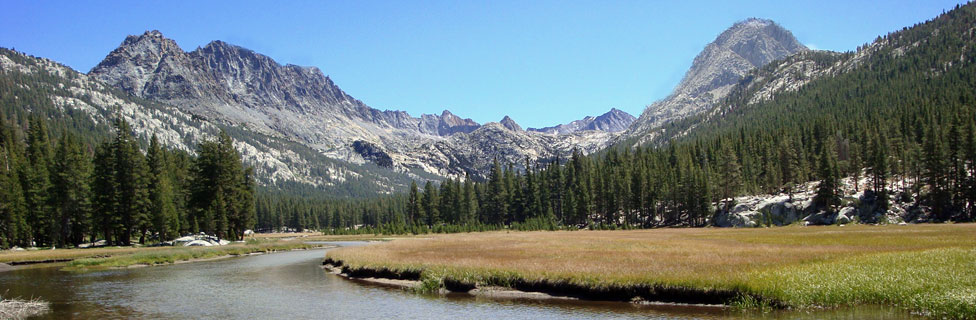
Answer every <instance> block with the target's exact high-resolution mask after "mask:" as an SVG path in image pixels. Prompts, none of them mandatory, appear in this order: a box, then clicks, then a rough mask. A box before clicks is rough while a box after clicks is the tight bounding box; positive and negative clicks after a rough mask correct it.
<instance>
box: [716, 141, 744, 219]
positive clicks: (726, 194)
mask: <svg viewBox="0 0 976 320" xmlns="http://www.w3.org/2000/svg"><path fill="white" fill-rule="evenodd" d="M721 161H722V179H721V180H720V181H721V186H720V187H721V188H722V189H721V190H722V201H723V202H724V210H725V211H729V210H730V209H731V208H730V207H729V206H730V205H731V204H732V202H733V200H734V197H735V196H736V194H738V192H739V188H741V187H742V167H741V166H740V165H739V158H738V157H736V155H735V151H734V150H733V149H732V146H731V143H728V142H726V143H723V144H722V160H721Z"/></svg>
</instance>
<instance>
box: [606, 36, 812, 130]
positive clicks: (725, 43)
mask: <svg viewBox="0 0 976 320" xmlns="http://www.w3.org/2000/svg"><path fill="white" fill-rule="evenodd" d="M806 50H807V48H806V47H805V46H804V45H803V44H801V43H800V42H799V41H797V40H796V38H794V37H793V34H792V33H790V32H789V31H788V30H786V29H783V27H781V26H779V25H778V24H776V23H775V22H773V21H771V20H764V19H749V20H745V21H741V22H738V23H736V24H735V25H733V26H732V27H731V28H729V29H728V30H725V32H722V34H720V35H719V36H718V37H717V38H716V39H715V41H713V42H712V43H710V44H708V45H707V46H706V47H705V49H704V50H702V52H701V53H699V54H698V56H697V57H695V60H694V62H693V63H692V66H691V69H689V70H688V73H686V74H685V77H684V79H682V80H681V83H679V84H678V86H677V87H675V89H674V91H673V92H672V93H671V95H670V96H668V97H667V98H665V99H664V100H661V101H658V102H655V103H654V104H652V105H650V106H648V107H647V109H645V110H644V112H643V113H642V114H641V115H640V117H639V118H638V119H637V121H636V122H635V123H634V124H633V125H632V126H631V128H630V129H629V130H628V131H627V132H626V133H625V134H624V136H625V137H629V138H636V139H637V141H638V142H643V141H646V139H647V135H648V133H649V132H650V131H651V130H653V129H654V128H656V127H659V126H661V125H663V124H665V123H667V122H669V121H672V120H675V119H680V118H684V117H688V116H693V115H696V114H699V113H701V112H704V111H706V110H708V109H709V108H710V107H711V106H712V105H713V104H714V103H716V102H718V101H720V100H721V99H722V98H724V97H725V96H727V95H728V94H729V92H730V90H731V89H732V88H733V87H734V86H735V85H736V84H737V83H738V82H739V81H740V80H741V79H742V78H743V76H744V75H746V74H747V73H748V72H749V71H751V70H753V69H755V68H758V67H761V66H763V65H765V64H767V63H770V62H772V61H773V60H776V59H780V58H783V57H786V56H789V55H792V54H794V53H797V52H801V51H806Z"/></svg>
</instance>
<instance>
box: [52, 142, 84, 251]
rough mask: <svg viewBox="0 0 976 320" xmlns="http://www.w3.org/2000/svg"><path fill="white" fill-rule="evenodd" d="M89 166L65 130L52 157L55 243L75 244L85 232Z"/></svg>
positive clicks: (78, 147)
mask: <svg viewBox="0 0 976 320" xmlns="http://www.w3.org/2000/svg"><path fill="white" fill-rule="evenodd" d="M91 163H92V160H91V158H90V157H89V156H88V154H87V153H85V152H84V151H82V149H81V145H80V144H79V143H78V142H77V140H76V139H75V137H74V136H72V135H70V134H68V132H67V131H64V133H63V134H62V136H61V141H60V143H59V144H58V148H57V152H56V153H55V157H54V171H53V174H52V175H51V178H52V182H53V184H52V186H53V187H52V191H53V193H52V197H53V203H54V205H53V207H54V209H55V215H56V216H57V217H58V223H57V225H58V226H59V227H60V229H59V233H58V235H57V239H56V241H55V242H56V243H57V245H58V246H65V245H67V244H72V245H76V246H77V245H78V244H81V243H82V242H84V236H85V235H86V234H88V233H89V228H90V220H91V217H90V211H91V190H90V188H89V187H90V185H89V181H90V177H91Z"/></svg>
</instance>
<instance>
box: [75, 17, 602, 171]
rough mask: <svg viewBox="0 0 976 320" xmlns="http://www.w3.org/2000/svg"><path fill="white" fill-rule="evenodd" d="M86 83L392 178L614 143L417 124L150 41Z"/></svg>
mask: <svg viewBox="0 0 976 320" xmlns="http://www.w3.org/2000/svg"><path fill="white" fill-rule="evenodd" d="M89 75H90V76H91V77H92V78H95V79H98V80H100V81H102V82H104V83H107V84H109V85H111V86H114V87H117V88H119V89H121V90H123V91H125V92H127V93H130V94H132V95H134V96H138V97H140V98H145V99H149V100H153V101H158V102H162V103H166V104H170V105H174V106H179V108H181V109H182V110H183V111H185V112H188V113H192V114H194V115H198V116H200V117H203V118H205V119H207V120H209V121H216V122H218V123H223V124H228V125H241V126H244V127H246V128H248V129H249V130H254V131H256V132H259V133H261V134H265V135H269V136H272V137H277V138H283V139H288V140H291V141H295V142H297V143H302V144H305V145H307V146H309V147H311V148H313V149H315V150H317V151H318V152H320V153H322V154H323V155H326V156H328V157H330V158H333V159H338V160H342V161H347V162H351V163H360V164H362V163H367V162H371V163H375V164H377V165H380V166H383V167H387V168H389V169H393V170H394V171H397V172H408V171H411V170H414V169H420V170H423V171H424V172H427V173H430V174H434V175H438V176H442V177H450V176H462V175H467V174H475V175H476V176H483V175H484V174H485V173H487V169H488V165H489V164H490V161H489V160H490V159H493V158H494V157H500V160H502V161H507V162H512V163H516V164H521V163H524V161H525V159H539V158H552V157H557V156H561V157H565V156H568V155H569V154H570V153H571V152H572V150H573V149H575V148H579V149H581V150H598V149H600V148H602V147H604V146H606V143H607V142H608V140H609V139H611V138H612V137H613V136H614V134H608V133H606V132H601V131H599V130H600V128H599V127H596V130H591V131H586V132H579V133H574V134H573V135H555V134H553V135H550V134H545V133H538V132H528V131H525V130H523V129H522V128H521V126H519V125H518V124H517V123H516V122H515V121H514V120H512V119H511V118H509V117H506V118H505V119H502V121H501V122H500V124H501V125H502V126H503V127H504V128H507V129H508V130H509V131H510V132H508V133H505V134H504V135H505V137H495V136H492V134H500V133H499V132H497V131H496V130H494V128H492V127H491V126H488V125H484V126H483V125H480V124H478V123H477V122H475V121H473V120H471V119H463V118H461V117H458V116H456V115H454V114H452V113H450V112H449V111H446V110H445V111H444V112H443V113H442V114H440V115H426V114H425V115H421V116H420V117H419V118H415V117H412V116H410V115H409V114H408V113H406V112H403V111H389V110H387V111H380V110H378V109H375V108H372V107H369V106H367V105H365V104H364V103H362V102H361V101H359V100H357V99H355V98H353V97H351V96H350V95H348V94H346V93H345V92H344V91H342V90H341V89H340V88H339V87H338V86H337V85H336V84H335V83H334V82H333V81H332V80H331V79H330V78H329V77H328V76H325V75H324V74H323V73H322V72H321V71H320V70H319V69H317V68H314V67H300V66H295V65H280V64H278V63H277V62H275V61H274V60H273V59H271V58H270V57H267V56H264V55H261V54H258V53H255V52H253V51H251V50H248V49H245V48H241V47H238V46H234V45H230V44H227V43H225V42H222V41H214V42H211V43H209V44H207V45H206V46H204V47H201V48H197V49H195V50H193V51H190V52H186V51H183V50H182V49H181V48H180V47H179V46H178V45H177V44H176V42H175V41H173V40H171V39H168V38H165V37H164V36H163V35H162V34H161V33H160V32H158V31H148V32H146V33H144V34H142V35H140V36H129V37H127V38H126V39H125V41H123V42H122V44H121V45H120V46H119V47H118V48H117V49H115V50H113V51H112V52H111V53H109V54H108V56H107V57H106V58H105V59H104V60H103V61H102V62H101V63H99V64H98V65H97V66H96V67H94V68H93V69H92V70H91V71H90V72H89ZM479 131H481V132H479ZM512 134H515V135H517V137H513V136H510V135H512ZM516 142H520V143H516ZM459 143H460V144H464V145H457V144H459ZM430 146H439V147H437V148H431V147H430ZM472 146H477V147H475V148H472ZM529 146H531V149H530V148H529ZM445 152H453V153H452V154H446V153H445ZM457 153H459V154H457ZM455 158H456V159H455ZM448 159H454V160H456V161H450V160H448ZM462 159H463V160H462ZM376 161H379V162H376Z"/></svg>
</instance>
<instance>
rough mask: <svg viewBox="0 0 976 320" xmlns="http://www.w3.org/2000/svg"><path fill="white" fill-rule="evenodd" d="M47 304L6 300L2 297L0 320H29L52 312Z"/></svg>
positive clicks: (36, 301)
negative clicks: (28, 319)
mask: <svg viewBox="0 0 976 320" xmlns="http://www.w3.org/2000/svg"><path fill="white" fill-rule="evenodd" d="M50 309H51V308H50V306H49V304H48V303H47V302H44V301H40V300H19V299H4V298H3V297H0V319H27V318H30V317H33V316H38V315H42V314H44V313H47V312H48V311H49V310H50Z"/></svg>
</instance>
